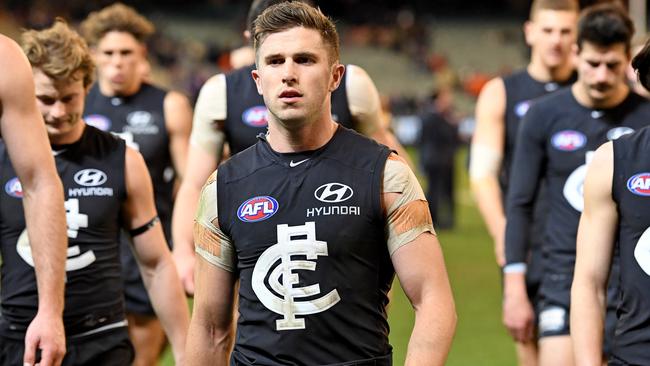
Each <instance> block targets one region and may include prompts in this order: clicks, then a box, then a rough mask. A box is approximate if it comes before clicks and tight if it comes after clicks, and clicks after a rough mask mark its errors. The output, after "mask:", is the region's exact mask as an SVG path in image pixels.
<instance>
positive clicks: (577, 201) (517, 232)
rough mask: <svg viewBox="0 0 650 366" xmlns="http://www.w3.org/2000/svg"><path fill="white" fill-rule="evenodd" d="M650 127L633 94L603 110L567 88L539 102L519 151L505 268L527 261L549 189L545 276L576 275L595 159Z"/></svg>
mask: <svg viewBox="0 0 650 366" xmlns="http://www.w3.org/2000/svg"><path fill="white" fill-rule="evenodd" d="M648 124H650V104H649V103H648V102H647V101H646V100H645V99H644V98H642V97H641V96H639V95H637V94H634V93H631V92H630V94H629V95H628V96H627V97H626V99H625V100H624V101H623V102H621V103H620V104H619V105H618V106H616V107H614V108H611V109H604V110H594V109H589V108H585V107H583V106H582V105H581V104H579V103H578V101H577V100H576V99H575V97H574V96H573V93H572V92H571V89H569V88H567V89H563V90H560V91H558V92H556V93H554V94H551V95H549V96H546V97H543V98H542V99H540V100H538V101H537V103H536V104H535V105H534V106H532V107H531V109H530V110H529V111H528V113H527V114H526V117H525V118H524V121H523V123H522V127H521V129H520V135H519V137H518V140H517V146H516V150H515V157H514V164H513V168H512V174H511V178H510V189H509V192H508V208H507V219H508V221H507V228H506V256H507V262H508V263H515V262H524V261H525V251H524V248H525V240H526V238H527V237H528V236H527V234H528V231H529V230H530V227H531V224H532V223H531V214H530V212H531V208H532V204H533V202H534V201H535V197H536V194H537V192H538V190H539V189H540V186H541V184H545V185H546V199H547V201H548V202H547V204H548V207H549V209H548V215H547V221H546V228H545V232H544V238H543V252H544V257H545V263H546V265H545V266H544V270H545V272H547V273H563V274H572V273H573V267H574V264H575V250H576V236H577V230H578V222H579V220H580V213H581V212H582V209H583V205H584V201H583V196H582V187H583V183H584V178H585V173H586V170H587V163H588V161H589V160H590V158H591V154H592V153H593V151H595V150H596V149H597V148H598V147H599V146H600V145H601V144H603V143H605V142H607V141H608V140H615V139H616V138H618V137H620V136H621V135H624V134H626V133H630V132H632V131H634V130H638V129H641V128H643V127H644V126H646V125H648ZM542 182H543V183H542Z"/></svg>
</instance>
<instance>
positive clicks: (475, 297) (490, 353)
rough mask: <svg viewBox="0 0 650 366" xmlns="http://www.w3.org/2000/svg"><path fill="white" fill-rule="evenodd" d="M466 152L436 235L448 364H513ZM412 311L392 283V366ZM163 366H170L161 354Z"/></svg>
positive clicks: (399, 357)
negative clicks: (445, 226)
mask: <svg viewBox="0 0 650 366" xmlns="http://www.w3.org/2000/svg"><path fill="white" fill-rule="evenodd" d="M465 156H466V152H465V151H464V150H463V151H461V153H460V154H458V159H457V161H458V164H457V166H458V169H457V178H458V179H457V180H456V181H457V182H458V183H457V189H456V204H457V220H456V227H455V229H454V230H450V231H443V232H440V233H438V234H439V235H438V238H439V240H440V242H441V244H442V247H443V251H444V255H445V261H446V263H447V270H448V272H449V277H450V280H451V284H452V288H453V291H454V298H455V300H456V312H457V313H458V327H457V330H456V337H455V339H454V343H453V345H452V349H451V353H450V355H449V359H448V362H447V365H449V366H510V365H515V355H514V348H513V345H512V342H511V341H510V339H509V336H508V335H507V333H506V331H505V329H504V328H503V326H502V325H501V287H500V284H499V281H500V280H499V274H498V271H497V268H496V265H495V263H494V259H493V255H492V249H491V241H490V240H489V236H488V234H487V232H486V230H485V228H484V226H483V223H482V221H481V218H480V216H479V213H478V211H477V210H476V207H475V206H474V203H473V201H472V198H471V196H470V193H469V191H468V184H467V175H466V174H465V170H464V168H463V166H464V165H463V162H464V161H465ZM413 319H414V316H413V310H412V309H411V306H410V304H409V302H408V300H407V299H406V297H405V296H404V293H403V292H402V290H401V288H400V287H399V282H398V281H397V280H396V281H395V286H394V291H393V301H392V302H391V305H390V311H389V321H390V325H391V335H390V341H391V344H392V345H393V348H394V350H393V351H394V358H393V364H394V365H403V364H404V357H405V354H406V347H407V344H408V339H409V335H410V332H411V327H412V325H413ZM162 364H163V365H165V366H167V365H173V361H171V358H170V357H169V355H166V357H165V360H164V362H163V363H162Z"/></svg>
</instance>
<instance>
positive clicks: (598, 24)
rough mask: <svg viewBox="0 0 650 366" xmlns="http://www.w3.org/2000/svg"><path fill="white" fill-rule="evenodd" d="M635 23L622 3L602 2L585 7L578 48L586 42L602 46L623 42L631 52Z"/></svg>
mask: <svg viewBox="0 0 650 366" xmlns="http://www.w3.org/2000/svg"><path fill="white" fill-rule="evenodd" d="M633 35H634V23H633V22H632V19H630V16H629V15H628V14H627V11H625V9H624V8H623V6H622V5H621V4H620V3H617V2H613V3H602V4H597V5H592V6H590V7H587V8H585V9H584V10H583V11H582V13H581V14H580V18H579V19H578V37H577V41H576V43H577V45H578V49H579V50H582V46H583V44H584V43H585V42H588V43H591V44H593V45H596V46H600V47H610V46H612V45H615V44H619V43H622V44H623V45H625V51H627V52H628V53H629V52H630V48H631V40H632V36H633Z"/></svg>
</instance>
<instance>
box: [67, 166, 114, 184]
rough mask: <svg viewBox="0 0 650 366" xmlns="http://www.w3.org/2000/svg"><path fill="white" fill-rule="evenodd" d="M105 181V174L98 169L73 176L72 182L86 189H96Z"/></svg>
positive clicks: (85, 170)
mask: <svg viewBox="0 0 650 366" xmlns="http://www.w3.org/2000/svg"><path fill="white" fill-rule="evenodd" d="M106 179H108V178H107V177H106V173H104V172H102V171H101V170H98V169H84V170H80V171H78V172H77V173H75V175H74V181H75V182H77V184H79V185H82V186H86V187H96V186H98V185H101V184H103V183H104V182H106Z"/></svg>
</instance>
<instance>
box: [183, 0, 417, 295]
mask: <svg viewBox="0 0 650 366" xmlns="http://www.w3.org/2000/svg"><path fill="white" fill-rule="evenodd" d="M284 1H286V0H255V1H253V2H252V4H251V6H250V10H249V13H248V17H247V20H248V24H247V26H248V29H247V31H246V32H245V35H247V36H246V38H248V37H250V34H252V32H253V29H252V26H253V21H254V20H255V19H256V18H257V16H258V15H260V14H261V13H262V12H263V11H264V10H265V9H266V8H268V7H269V6H271V5H274V4H277V3H281V2H284ZM254 61H255V60H254V59H250V60H249V62H248V64H247V66H245V67H242V68H240V69H237V70H234V71H232V72H230V73H227V74H218V75H215V76H213V77H212V78H210V79H209V80H208V81H207V82H206V83H205V85H204V86H203V87H202V88H201V92H200V94H199V97H198V100H197V102H196V106H195V113H194V121H193V127H192V135H191V138H190V147H189V152H188V163H187V171H186V174H185V177H184V179H183V182H182V184H181V187H180V188H179V191H178V196H177V199H176V204H175V207H174V219H173V234H174V244H175V246H174V257H175V259H176V264H177V266H178V269H179V271H180V273H181V279H182V280H183V284H184V285H185V290H186V291H187V292H188V293H189V294H191V293H193V291H194V290H193V288H194V281H193V274H194V260H195V258H194V247H193V245H192V220H191V217H192V215H193V214H194V212H196V207H197V206H196V204H197V202H198V199H199V195H200V192H201V187H202V186H203V184H204V183H205V180H206V179H207V178H208V176H209V175H210V173H212V172H213V171H214V169H216V167H217V165H218V164H219V162H220V161H221V160H222V152H223V149H224V145H225V144H226V143H227V144H228V146H229V147H230V153H231V154H236V153H238V152H240V151H243V150H244V149H246V148H248V147H249V146H251V145H253V144H255V142H256V141H257V136H258V135H259V134H261V133H265V132H266V131H267V124H268V123H267V122H268V121H267V120H268V116H267V108H266V106H265V105H264V100H263V99H262V96H261V95H259V93H258V92H257V90H256V87H255V83H254V81H253V79H252V78H251V71H252V70H253V69H254V68H255V65H254V64H253V63H254ZM332 117H333V118H334V120H335V121H336V122H338V123H339V124H341V125H343V126H345V127H348V128H353V129H355V130H356V131H357V132H360V133H362V134H363V135H365V136H368V137H371V138H374V139H375V140H377V141H378V142H380V143H383V144H385V145H387V146H389V147H390V148H392V149H394V150H395V151H397V152H398V153H399V154H400V155H401V156H402V157H404V158H405V159H406V160H407V161H409V158H408V155H407V154H406V152H405V151H404V149H403V148H402V146H401V145H400V144H399V142H397V140H396V139H395V136H393V134H392V133H391V132H390V131H388V130H387V129H386V128H385V127H384V126H383V123H382V115H381V102H380V99H379V93H378V92H377V88H376V87H375V85H374V83H373V81H372V80H371V79H370V77H369V76H368V74H367V73H366V72H365V71H364V70H363V69H362V68H361V67H359V66H355V65H347V67H346V72H345V76H344V80H343V81H342V85H341V87H340V88H338V89H336V90H335V91H334V92H333V93H332ZM294 164H299V160H295V161H294Z"/></svg>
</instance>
